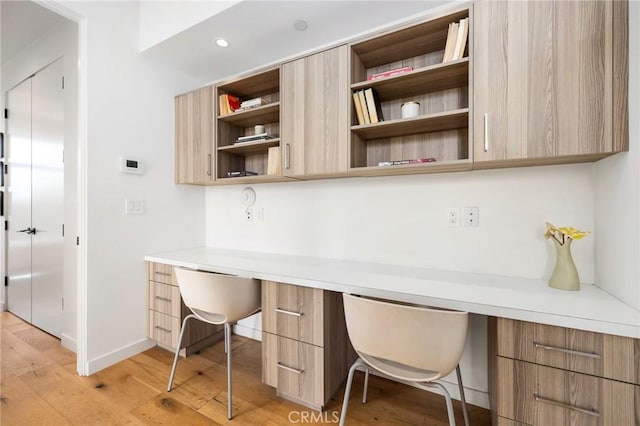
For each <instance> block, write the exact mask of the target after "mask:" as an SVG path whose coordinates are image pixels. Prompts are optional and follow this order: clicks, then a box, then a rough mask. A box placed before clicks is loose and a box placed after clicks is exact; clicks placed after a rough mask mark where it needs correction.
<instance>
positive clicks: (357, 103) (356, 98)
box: [353, 91, 364, 125]
mask: <svg viewBox="0 0 640 426" xmlns="http://www.w3.org/2000/svg"><path fill="white" fill-rule="evenodd" d="M353 106H354V107H355V109H356V116H357V117H358V124H359V125H363V124H364V116H363V115H362V106H361V105H360V96H358V92H357V91H356V92H353Z"/></svg>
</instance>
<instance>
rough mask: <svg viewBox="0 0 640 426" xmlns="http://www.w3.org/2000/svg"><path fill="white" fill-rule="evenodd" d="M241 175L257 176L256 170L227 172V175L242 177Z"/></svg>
mask: <svg viewBox="0 0 640 426" xmlns="http://www.w3.org/2000/svg"><path fill="white" fill-rule="evenodd" d="M243 176H258V174H257V173H256V172H250V171H248V170H242V171H237V172H235V171H234V172H227V177H243Z"/></svg>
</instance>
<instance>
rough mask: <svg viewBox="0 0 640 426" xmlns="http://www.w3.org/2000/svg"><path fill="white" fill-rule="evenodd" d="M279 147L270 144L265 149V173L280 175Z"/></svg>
mask: <svg viewBox="0 0 640 426" xmlns="http://www.w3.org/2000/svg"><path fill="white" fill-rule="evenodd" d="M280 158H281V156H280V147H279V146H272V147H271V148H269V150H268V151H267V174H268V175H278V176H279V175H280V174H281V167H280Z"/></svg>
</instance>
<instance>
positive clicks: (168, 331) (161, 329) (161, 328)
mask: <svg viewBox="0 0 640 426" xmlns="http://www.w3.org/2000/svg"><path fill="white" fill-rule="evenodd" d="M155 328H157V329H158V330H160V331H164V332H165V333H171V330H167V329H166V328H164V327H160V326H159V325H156V326H155Z"/></svg>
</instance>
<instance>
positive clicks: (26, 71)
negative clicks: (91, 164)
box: [0, 20, 78, 351]
mask: <svg viewBox="0 0 640 426" xmlns="http://www.w3.org/2000/svg"><path fill="white" fill-rule="evenodd" d="M77 31H78V29H77V25H76V24H75V23H73V22H71V21H68V20H63V21H61V22H60V23H59V24H58V25H56V26H55V27H54V28H52V29H51V30H50V31H48V32H47V33H46V34H44V35H43V36H42V37H40V38H39V39H37V40H35V41H34V42H32V43H31V44H29V45H28V46H27V47H26V48H24V49H22V50H21V51H20V53H18V54H17V55H16V56H14V57H13V58H11V59H9V60H8V61H6V62H5V63H4V64H3V65H2V94H3V95H2V96H3V98H4V94H5V93H6V92H7V90H9V89H10V88H12V87H14V86H15V85H16V84H18V83H19V82H21V81H22V80H24V79H25V78H27V77H29V76H30V75H32V74H33V73H35V72H37V71H38V70H41V69H42V68H44V67H45V66H47V65H48V64H50V63H51V62H53V61H54V60H56V59H57V58H59V57H61V56H62V57H63V60H64V75H65V91H64V108H65V126H64V139H65V140H64V150H65V163H64V198H65V201H64V223H65V238H64V272H63V274H64V285H63V297H64V300H65V308H64V324H63V328H62V343H63V345H65V346H66V347H68V348H69V349H71V350H74V351H75V345H76V302H77V300H76V268H77V261H76V260H77V258H76V254H77V249H76V238H75V236H76V235H77V214H76V211H77V210H76V196H77V193H76V191H77V182H76V180H77V175H76V169H77V161H76V151H77V127H78V122H77V119H76V118H77V107H78V106H77V98H78V92H77V89H78V88H77V79H78V57H77V45H78V44H77ZM2 232H4V231H2ZM2 241H4V240H2ZM3 267H4V265H0V268H3ZM1 276H4V273H3V274H2V275H1ZM1 294H2V296H3V297H4V291H3V292H2V293H1ZM2 301H3V302H4V298H3V299H2Z"/></svg>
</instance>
